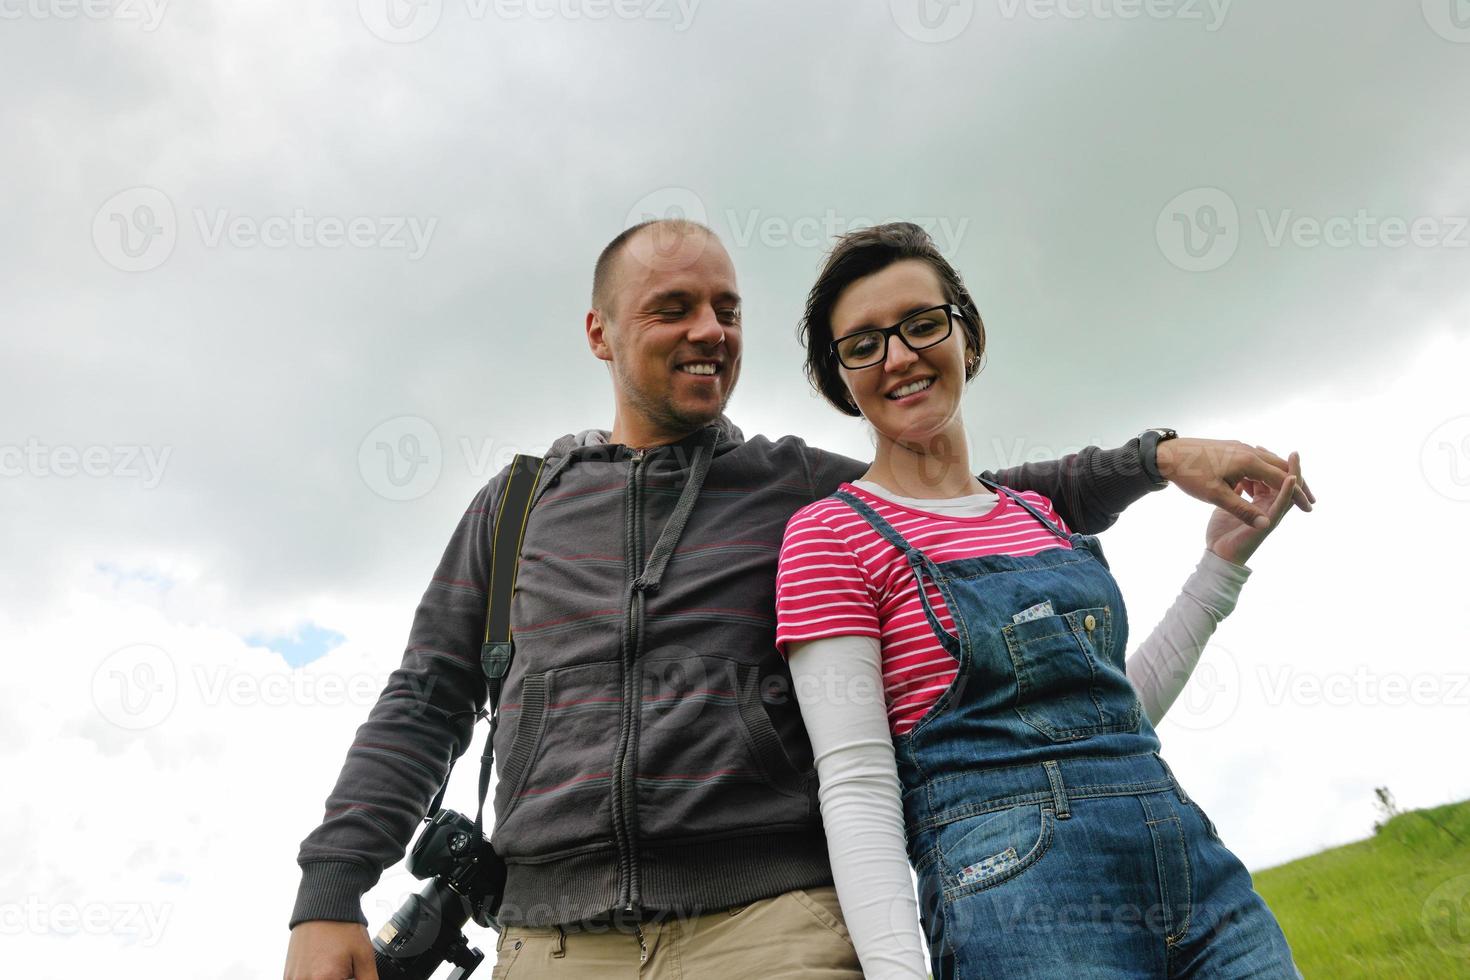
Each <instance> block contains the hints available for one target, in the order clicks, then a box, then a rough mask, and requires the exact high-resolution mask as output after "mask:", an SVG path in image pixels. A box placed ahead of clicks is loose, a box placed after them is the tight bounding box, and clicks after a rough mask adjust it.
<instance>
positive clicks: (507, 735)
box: [491, 663, 622, 858]
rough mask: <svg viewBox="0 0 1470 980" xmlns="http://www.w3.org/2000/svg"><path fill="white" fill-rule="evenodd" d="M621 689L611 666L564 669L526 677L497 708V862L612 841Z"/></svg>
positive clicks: (607, 664)
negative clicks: (500, 858)
mask: <svg viewBox="0 0 1470 980" xmlns="http://www.w3.org/2000/svg"><path fill="white" fill-rule="evenodd" d="M618 689H619V688H618V665H617V664H615V663H599V664H585V665H580V666H576V667H562V668H558V669H556V670H549V671H545V672H543V673H540V674H527V675H526V676H525V677H524V678H523V679H522V682H521V686H520V689H519V693H518V695H517V697H516V700H515V702H514V703H512V704H505V705H502V706H501V719H500V724H499V730H498V731H497V739H496V743H495V753H496V768H497V770H498V771H497V776H498V777H499V781H498V783H497V784H496V787H495V832H494V834H493V836H492V838H491V840H492V842H493V844H494V845H495V849H496V851H497V852H498V853H499V854H500V855H501V856H503V857H507V858H514V857H534V856H540V855H547V854H552V853H556V852H558V851H561V850H565V849H567V848H571V847H579V846H584V845H587V844H591V843H598V842H603V841H606V840H607V839H609V838H610V836H611V833H612V829H611V828H612V811H611V804H610V800H609V797H610V786H611V784H612V766H613V755H614V753H615V752H616V749H617V741H618V722H619V718H620V712H621V710H622V698H621V697H620V696H619V695H618ZM507 729H510V730H509V731H507Z"/></svg>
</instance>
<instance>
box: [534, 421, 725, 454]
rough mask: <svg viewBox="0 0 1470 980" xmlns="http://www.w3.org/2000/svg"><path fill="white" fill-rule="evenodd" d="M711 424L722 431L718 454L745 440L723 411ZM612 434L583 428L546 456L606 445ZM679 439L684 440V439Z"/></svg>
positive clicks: (566, 438)
mask: <svg viewBox="0 0 1470 980" xmlns="http://www.w3.org/2000/svg"><path fill="white" fill-rule="evenodd" d="M709 425H710V426H712V427H714V428H716V429H718V430H719V433H720V436H719V439H718V440H717V441H716V442H715V452H716V453H717V454H718V453H723V452H728V451H729V450H731V449H733V448H735V447H736V446H738V445H740V444H741V443H743V442H745V434H744V433H743V432H741V431H740V429H739V427H738V426H736V425H735V423H734V422H731V421H730V419H729V418H728V417H727V416H726V415H724V414H723V413H721V415H720V417H719V418H717V419H715V420H714V421H713V422H711V423H710V424H709ZM693 435H694V433H690V436H693ZM611 436H612V433H610V432H609V431H608V430H607V429H583V430H582V431H581V432H575V433H568V434H566V435H564V436H562V437H561V438H560V439H557V440H556V441H555V442H553V443H552V444H551V448H550V449H548V450H547V451H546V457H547V458H548V459H554V458H556V457H558V456H566V455H568V454H570V453H571V452H572V450H574V449H579V448H582V447H584V446H606V445H608V440H609V439H610V438H611ZM686 438H688V437H686ZM678 441H679V442H683V441H684V440H682V439H680V440H678Z"/></svg>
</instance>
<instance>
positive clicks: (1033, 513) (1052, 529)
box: [976, 476, 1071, 541]
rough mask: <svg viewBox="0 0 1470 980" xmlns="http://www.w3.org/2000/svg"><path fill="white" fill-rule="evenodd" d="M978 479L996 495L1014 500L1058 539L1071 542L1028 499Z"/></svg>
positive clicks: (978, 478) (1009, 489) (981, 477)
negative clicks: (1001, 494) (1000, 494)
mask: <svg viewBox="0 0 1470 980" xmlns="http://www.w3.org/2000/svg"><path fill="white" fill-rule="evenodd" d="M976 479H977V480H979V481H980V482H981V483H983V484H985V485H986V486H987V487H989V488H990V489H992V490H994V491H995V492H996V493H1003V494H1005V495H1006V496H1007V497H1010V498H1011V499H1012V500H1014V501H1015V502H1016V503H1018V504H1020V505H1021V507H1022V509H1024V510H1025V511H1026V513H1028V514H1030V515H1031V516H1032V517H1034V518H1036V519H1037V520H1038V521H1040V522H1041V523H1042V525H1043V526H1045V528H1046V529H1047V530H1048V531H1050V532H1051V533H1052V534H1055V535H1056V536H1057V537H1059V538H1061V539H1062V540H1063V541H1070V540H1071V539H1070V538H1069V537H1068V536H1067V535H1066V534H1063V533H1062V529H1061V528H1059V527H1057V526H1056V525H1055V524H1054V523H1052V522H1051V521H1050V520H1048V519H1047V517H1046V515H1045V514H1043V513H1042V512H1041V511H1039V510H1037V509H1036V508H1035V507H1033V506H1031V505H1030V504H1029V503H1027V502H1026V499H1025V498H1024V497H1022V496H1021V495H1020V494H1018V493H1016V492H1015V491H1013V490H1011V488H1010V487H1003V486H1001V485H1000V484H999V483H992V482H991V481H989V480H987V479H985V477H983V476H980V477H976Z"/></svg>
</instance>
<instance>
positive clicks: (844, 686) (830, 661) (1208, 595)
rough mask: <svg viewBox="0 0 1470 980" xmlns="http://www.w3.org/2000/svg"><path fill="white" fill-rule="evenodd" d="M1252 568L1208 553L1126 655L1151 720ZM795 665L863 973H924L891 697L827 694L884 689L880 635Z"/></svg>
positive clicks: (945, 504) (928, 503)
mask: <svg viewBox="0 0 1470 980" xmlns="http://www.w3.org/2000/svg"><path fill="white" fill-rule="evenodd" d="M858 486H860V487H862V488H863V489H864V490H868V491H869V492H871V493H873V494H876V495H878V496H881V497H884V498H886V499H888V500H891V501H893V502H895V503H899V504H902V505H904V506H906V507H910V508H914V509H918V510H925V511H929V512H931V513H935V514H944V515H946V516H953V517H977V516H982V515H984V514H986V513H989V511H990V509H991V508H992V507H994V506H995V503H996V497H995V495H994V494H991V493H983V494H974V495H971V496H965V497H956V498H952V499H948V500H916V499H911V498H907V497H900V496H897V495H895V494H893V493H890V492H889V491H888V490H886V489H884V488H883V487H880V486H878V485H877V484H875V483H869V482H866V481H864V482H860V483H859V484H858ZM1249 576H1250V569H1249V568H1246V567H1245V566H1242V565H1235V564H1233V563H1231V562H1228V561H1226V560H1225V559H1223V558H1220V557H1219V556H1217V555H1215V554H1214V553H1213V552H1211V551H1208V550H1206V551H1205V553H1204V556H1203V557H1202V558H1201V559H1200V561H1199V565H1198V566H1197V567H1196V568H1195V570H1194V572H1193V573H1192V574H1191V575H1190V576H1189V578H1188V579H1187V580H1186V581H1185V583H1184V586H1183V588H1182V589H1181V590H1180V593H1179V595H1178V597H1177V598H1176V599H1175V600H1174V603H1173V605H1171V606H1170V607H1169V610H1168V612H1167V613H1165V614H1164V618H1163V619H1162V620H1161V621H1160V622H1159V624H1158V625H1157V626H1156V627H1154V630H1153V632H1152V633H1151V634H1150V635H1149V637H1148V639H1146V640H1144V641H1143V642H1142V643H1141V644H1139V646H1138V648H1137V649H1136V650H1135V652H1134V653H1133V654H1132V655H1130V656H1129V657H1128V658H1127V671H1128V680H1129V681H1130V682H1132V684H1133V687H1134V689H1135V690H1136V691H1137V693H1138V698H1139V701H1140V702H1141V703H1142V705H1143V710H1144V712H1145V714H1147V715H1148V718H1149V721H1150V722H1151V723H1153V724H1158V722H1159V721H1160V720H1161V719H1162V718H1163V717H1164V713H1165V712H1167V711H1168V710H1169V707H1170V705H1172V704H1173V703H1174V701H1175V699H1176V698H1178V696H1179V693H1180V692H1181V691H1182V690H1183V689H1184V685H1185V683H1186V682H1187V681H1188V680H1189V676H1190V674H1191V673H1193V671H1194V668H1195V665H1196V664H1197V663H1198V662H1199V657H1200V653H1201V651H1202V650H1203V649H1204V646H1205V643H1206V642H1207V641H1208V640H1209V638H1210V635H1211V634H1213V633H1214V631H1215V626H1216V625H1217V624H1218V623H1219V622H1220V620H1222V619H1224V618H1225V617H1226V616H1227V615H1229V614H1230V612H1231V610H1233V609H1234V608H1235V602H1236V599H1237V598H1238V597H1239V595H1240V588H1241V586H1242V585H1243V584H1244V583H1245V580H1246V579H1247V578H1248V577H1249ZM790 667H791V675H792V679H793V681H794V682H795V685H794V686H795V690H796V696H797V701H798V703H799V704H800V706H801V713H802V719H803V721H804V722H805V724H806V729H807V733H808V735H809V736H810V738H811V743H812V750H813V752H814V754H815V758H816V768H817V776H818V779H819V780H820V788H819V790H818V797H819V800H820V803H821V808H822V822H823V825H824V826H825V828H826V835H827V846H828V852H829V854H830V856H831V861H832V877H833V880H834V881H835V882H836V885H837V896H838V899H839V901H840V902H841V904H842V914H843V917H844V918H845V919H846V920H847V929H848V932H849V933H850V934H851V936H852V940H853V944H854V945H855V946H856V948H857V952H858V958H859V960H860V961H861V962H862V966H863V975H864V976H865V977H868V978H870V980H875V978H876V980H888V978H901V980H912V978H917V980H924V978H926V977H928V975H929V968H928V965H927V962H926V960H925V956H924V944H923V940H922V938H921V936H920V933H919V925H918V903H917V901H916V899H915V897H914V888H913V878H912V876H911V873H910V871H909V862H908V853H907V850H906V849H905V845H904V826H903V808H902V804H901V802H900V799H899V782H898V766H897V763H896V761H895V759H894V754H893V741H892V738H891V736H890V734H889V727H888V711H887V706H886V704H885V701H884V699H883V698H881V697H874V698H855V697H838V698H828V697H824V696H823V693H822V692H829V691H830V692H852V691H882V690H883V667H882V648H881V645H880V642H879V640H878V639H877V638H875V637H871V636H834V637H824V638H822V639H817V640H810V641H806V642H799V643H793V644H792V646H791V651H790Z"/></svg>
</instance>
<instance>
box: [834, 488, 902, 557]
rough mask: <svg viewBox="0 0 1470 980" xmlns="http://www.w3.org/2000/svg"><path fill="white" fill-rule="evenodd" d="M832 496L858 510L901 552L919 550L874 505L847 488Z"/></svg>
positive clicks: (860, 514)
mask: <svg viewBox="0 0 1470 980" xmlns="http://www.w3.org/2000/svg"><path fill="white" fill-rule="evenodd" d="M832 496H834V497H836V498H837V499H838V500H841V501H842V502H843V503H845V504H847V506H849V507H851V508H852V509H853V510H855V511H857V512H858V515H859V516H860V517H862V519H863V520H865V521H867V522H868V523H869V524H871V525H873V530H875V531H877V532H878V533H879V534H881V535H882V536H883V540H885V541H887V542H888V543H889V544H891V545H893V546H894V547H895V548H897V549H898V550H899V552H900V553H902V554H905V555H907V554H909V553H911V552H915V551H918V550H919V549H917V548H915V547H914V546H913V545H911V544H909V542H908V539H907V538H905V537H904V536H903V535H902V534H899V533H898V531H896V530H895V529H894V527H893V525H892V524H889V523H888V522H887V521H885V520H884V519H883V518H882V517H881V516H880V515H879V514H878V512H877V511H876V510H874V509H873V508H872V507H869V506H868V505H867V504H866V503H864V502H863V501H861V500H859V499H858V498H857V497H855V496H853V495H852V494H850V493H848V492H847V491H846V490H838V491H837V492H836V493H834V494H832Z"/></svg>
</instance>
